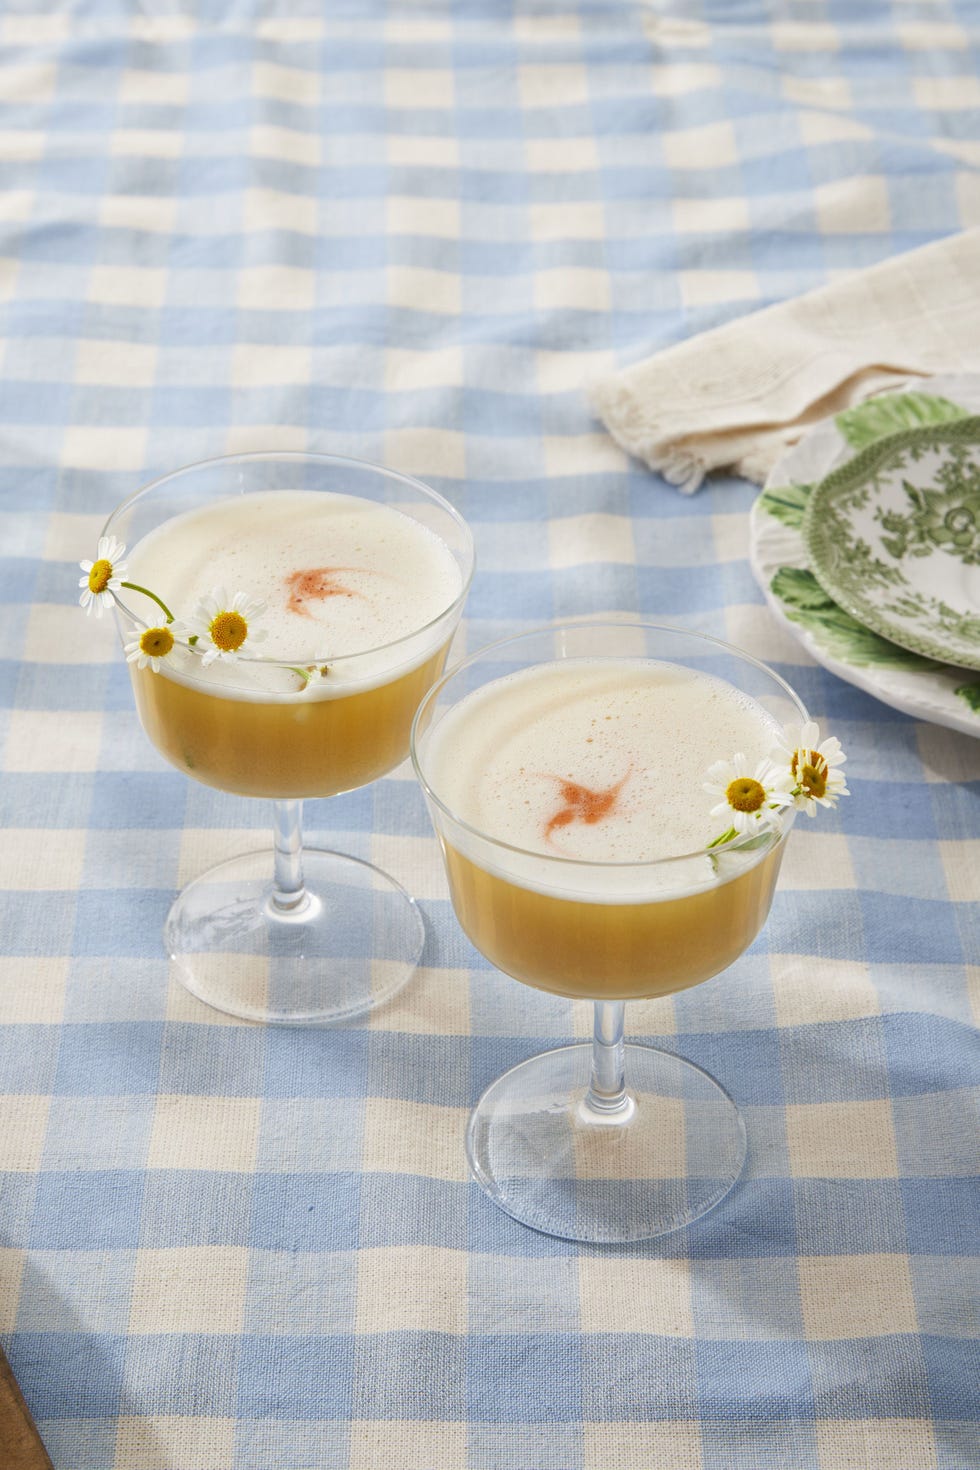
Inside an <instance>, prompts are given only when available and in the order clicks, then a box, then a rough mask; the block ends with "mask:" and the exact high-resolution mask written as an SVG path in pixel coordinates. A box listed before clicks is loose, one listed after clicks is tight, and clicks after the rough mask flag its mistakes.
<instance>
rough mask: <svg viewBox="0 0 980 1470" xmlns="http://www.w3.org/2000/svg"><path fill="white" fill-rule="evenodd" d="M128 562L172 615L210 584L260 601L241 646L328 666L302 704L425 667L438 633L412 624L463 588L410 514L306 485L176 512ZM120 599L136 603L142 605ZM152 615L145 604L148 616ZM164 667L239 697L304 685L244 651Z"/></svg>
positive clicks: (434, 616) (448, 558) (443, 549)
mask: <svg viewBox="0 0 980 1470" xmlns="http://www.w3.org/2000/svg"><path fill="white" fill-rule="evenodd" d="M127 561H128V570H127V575H126V579H127V581H132V582H136V583H139V584H140V585H142V586H145V587H149V588H150V589H151V590H152V591H154V592H156V593H157V594H158V595H159V596H160V597H162V598H163V600H164V602H165V603H166V604H167V605H168V607H170V609H171V610H172V611H173V612H174V613H175V615H176V616H177V618H178V619H181V618H186V617H187V616H189V615H190V614H192V613H193V611H194V609H195V607H196V606H197V603H198V601H199V600H200V599H201V598H203V597H206V596H208V595H209V594H210V593H211V591H212V589H213V588H215V587H219V586H220V587H223V588H224V589H225V591H226V592H227V593H228V595H229V597H232V596H234V594H235V593H236V592H239V591H243V592H246V593H247V594H248V595H249V596H250V597H253V598H256V599H258V600H260V601H262V602H264V603H265V604H266V610H265V612H264V613H263V614H262V616H261V618H260V619H257V620H256V624H255V626H256V627H257V628H261V629H264V630H265V631H266V637H265V638H264V639H263V640H262V641H261V642H259V643H256V644H255V645H254V649H246V650H245V651H244V652H251V653H253V654H254V656H255V657H257V658H260V659H262V660H276V659H279V660H282V661H283V662H285V663H289V664H295V665H297V666H298V667H302V666H303V665H306V664H323V663H328V664H330V665H331V674H330V676H329V677H328V678H327V679H325V680H323V681H322V682H317V683H316V684H314V685H311V686H310V688H309V689H308V690H307V691H306V692H305V694H303V696H302V697H304V698H307V699H309V698H326V699H329V698H332V697H335V696H336V695H338V694H342V693H350V692H351V691H352V689H353V688H355V687H356V688H368V687H371V686H372V685H373V684H378V683H380V682H382V681H383V680H384V679H386V678H390V677H393V676H394V675H395V674H396V673H399V672H402V671H403V670H407V669H410V668H412V667H414V666H415V665H417V664H419V663H421V662H423V661H424V660H425V659H426V658H428V657H429V656H430V655H431V654H432V653H434V652H435V650H436V649H437V648H438V647H439V646H440V644H441V643H442V642H443V641H444V640H445V638H446V636H447V632H446V629H445V628H444V627H442V626H440V627H437V628H435V629H433V630H430V631H428V632H424V631H420V630H426V629H428V627H429V625H430V624H432V623H433V622H435V621H436V620H438V619H439V617H440V615H441V614H443V613H445V612H446V611H447V610H448V609H449V608H450V607H451V606H452V605H453V603H454V602H455V601H456V599H457V597H458V596H459V593H460V590H461V586H462V577H461V573H460V569H459V566H458V565H457V562H456V560H455V558H454V557H453V555H452V552H451V551H450V550H449V548H448V546H446V544H445V543H444V542H443V541H442V540H440V538H439V537H438V536H437V535H435V533H434V532H432V531H430V530H429V529H428V528H427V527H426V526H423V525H421V524H419V522H417V521H415V520H413V519H412V517H411V516H408V515H405V514H404V513H403V512H401V511H399V510H396V509H394V508H393V507H391V506H388V505H383V504H379V503H378V502H375V501H371V500H365V499H363V498H361V497H359V496H354V495H344V494H336V493H333V492H321V491H312V490H277V491H273V492H259V493H252V494H247V495H241V496H235V497H232V498H229V499H227V500H221V501H216V502H214V503H212V504H209V505H206V506H202V507H201V508H200V509H197V510H194V511H190V512H187V513H186V514H184V515H180V516H175V517H174V518H173V519H172V520H170V521H167V522H165V523H164V524H163V525H162V526H159V527H157V528H156V529H155V530H154V531H152V532H150V534H149V535H147V536H145V537H144V538H143V539H142V540H141V541H139V542H137V544H136V545H135V546H133V547H132V548H130V550H129V553H128V556H127ZM127 599H128V600H130V601H131V603H132V605H133V606H134V607H135V606H136V604H137V602H138V601H139V599H138V597H134V596H133V594H127ZM155 614H156V609H155V608H154V607H153V606H152V604H149V605H147V607H146V609H145V615H146V616H148V617H150V618H153V617H154V616H155ZM413 634H416V635H418V636H417V637H414V638H413V637H411V635H413ZM406 639H407V640H408V641H407V642H405V641H404V640H406ZM351 655H359V657H357V658H355V659H352V658H351ZM345 660H350V662H345ZM164 667H165V668H166V671H167V672H168V673H169V674H170V675H171V677H174V678H177V679H179V680H180V681H181V682H185V683H187V682H191V683H194V684H199V683H204V684H207V685H208V686H209V687H210V686H212V685H213V686H217V689H218V690H219V691H220V692H222V693H226V694H228V695H229V696H233V697H237V698H243V697H246V694H247V689H248V687H252V688H253V690H254V692H255V697H256V698H262V699H266V698H269V697H270V696H271V697H273V698H276V697H283V698H292V697H296V695H297V693H298V691H299V690H300V689H301V686H300V685H299V684H298V683H297V680H296V678H295V677H294V676H292V675H288V674H283V673H282V671H281V670H277V669H263V668H261V667H260V666H259V667H257V666H256V665H255V664H254V663H251V662H249V661H248V660H246V658H244V657H243V658H241V659H239V660H237V661H236V662H234V663H231V662H225V661H223V660H219V661H218V662H216V663H214V664H212V665H210V667H209V668H208V669H206V670H202V668H201V665H200V659H199V658H198V657H196V656H195V655H193V654H181V653H180V652H178V653H177V655H176V656H175V657H171V658H170V659H168V661H167V663H166V665H164ZM243 686H245V687H244V688H243Z"/></svg>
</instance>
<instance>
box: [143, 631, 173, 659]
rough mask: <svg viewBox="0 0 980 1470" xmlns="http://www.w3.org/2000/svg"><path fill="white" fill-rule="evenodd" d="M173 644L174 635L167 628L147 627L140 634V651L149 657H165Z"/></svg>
mask: <svg viewBox="0 0 980 1470" xmlns="http://www.w3.org/2000/svg"><path fill="white" fill-rule="evenodd" d="M173 646H174V635H173V634H172V633H171V631H170V629H169V628H147V629H146V631H145V632H144V633H143V634H141V636H140V652H141V653H145V654H147V655H148V656H149V657H150V658H166V656H167V654H168V653H169V652H170V650H171V649H172V648H173Z"/></svg>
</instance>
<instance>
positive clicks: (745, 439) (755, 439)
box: [591, 229, 980, 493]
mask: <svg viewBox="0 0 980 1470" xmlns="http://www.w3.org/2000/svg"><path fill="white" fill-rule="evenodd" d="M956 371H962V372H971V371H980V229H971V230H967V231H965V232H964V233H963V234H959V235H951V236H949V237H948V238H946V239H944V240H939V241H937V242H936V243H935V244H932V245H925V246H923V247H922V248H921V249H919V250H912V251H910V252H909V253H908V254H906V255H899V256H895V257H893V258H892V259H891V260H886V261H884V262H883V263H882V264H881V265H876V266H872V267H871V268H870V269H867V270H861V271H855V272H854V274H853V275H850V276H847V277H845V278H844V279H843V280H839V281H834V282H833V283H832V284H831V285H829V286H822V287H821V288H820V289H819V290H817V291H811V292H809V293H808V294H807V295H805V296H800V297H798V298H797V299H796V300H794V301H786V302H780V303H779V304H778V305H777V306H771V307H768V308H767V309H766V310H765V311H760V312H756V313H754V314H753V315H751V316H747V317H742V318H740V319H739V320H737V321H733V322H727V323H726V324H725V325H724V326H722V327H717V328H715V329H714V330H713V331H710V332H705V333H704V334H703V335H702V336H699V337H693V338H691V339H690V340H689V341H687V342H681V343H679V344H678V345H677V346H675V347H669V348H667V349H666V350H665V351H663V352H659V353H657V354H656V355H655V356H654V357H650V358H647V359H646V360H645V361H643V362H639V363H636V364H635V365H634V366H633V367H630V368H627V369H625V371H623V372H620V373H616V374H614V375H613V376H612V377H609V378H607V379H605V380H604V381H602V382H600V383H598V384H597V385H596V386H595V387H594V388H593V390H592V395H591V397H592V403H593V406H594V408H595V409H596V412H597V413H598V415H599V417H600V418H601V419H602V420H603V421H604V423H605V424H606V427H607V428H608V429H609V431H610V432H611V433H612V435H613V436H614V438H615V439H617V440H618V442H619V443H620V444H621V445H622V446H623V448H624V449H626V450H628V451H629V453H630V454H632V455H635V456H636V458H637V459H642V460H645V461H646V463H647V464H648V465H649V466H650V468H651V469H653V470H657V471H658V472H659V473H660V474H661V475H663V476H664V478H665V479H667V480H669V481H670V482H671V483H672V484H674V485H677V486H678V487H679V488H680V489H681V490H683V491H685V492H687V493H690V492H691V491H692V490H696V489H697V488H698V486H699V485H700V484H701V481H702V480H703V478H704V476H705V475H706V474H707V472H708V471H709V470H712V469H717V468H719V467H720V466H722V465H730V466H732V467H733V468H734V470H735V473H736V474H739V475H744V476H745V478H746V479H749V480H755V481H756V482H757V483H759V484H761V483H762V482H763V481H764V480H765V478H766V475H767V473H768V472H769V470H770V469H771V468H772V466H773V465H774V464H775V462H776V460H777V459H778V457H779V456H780V454H782V452H783V451H784V450H785V449H786V448H787V447H788V446H789V445H791V444H795V443H796V441H797V440H798V439H799V438H800V437H801V435H802V433H803V431H804V430H805V429H806V428H807V426H808V425H809V424H812V423H815V422H816V421H817V420H818V419H822V418H826V417H828V416H829V415H831V414H835V413H838V412H840V410H841V409H844V408H849V407H851V406H852V405H853V404H855V403H858V402H860V401H861V400H862V399H864V398H868V397H869V396H871V395H872V394H874V393H879V392H881V391H883V390H884V389H886V388H889V387H897V386H898V385H899V384H900V383H901V382H904V381H906V380H907V379H909V378H910V377H928V376H929V375H930V374H933V373H940V372H956Z"/></svg>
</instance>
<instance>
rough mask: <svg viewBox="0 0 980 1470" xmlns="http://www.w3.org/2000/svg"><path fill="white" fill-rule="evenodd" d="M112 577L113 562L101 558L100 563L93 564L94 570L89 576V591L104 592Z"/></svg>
mask: <svg viewBox="0 0 980 1470" xmlns="http://www.w3.org/2000/svg"><path fill="white" fill-rule="evenodd" d="M111 576H112V562H111V561H106V559H105V557H104V556H100V557H99V560H98V561H94V562H93V563H92V570H91V571H90V572H89V574H88V590H89V591H90V592H104V591H105V589H106V588H107V587H108V585H109V578H110V577H111Z"/></svg>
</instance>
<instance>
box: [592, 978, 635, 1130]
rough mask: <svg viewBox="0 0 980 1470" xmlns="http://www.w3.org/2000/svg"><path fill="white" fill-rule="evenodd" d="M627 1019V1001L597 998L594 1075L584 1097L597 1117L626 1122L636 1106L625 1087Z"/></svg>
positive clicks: (593, 1055) (594, 1033)
mask: <svg viewBox="0 0 980 1470" xmlns="http://www.w3.org/2000/svg"><path fill="white" fill-rule="evenodd" d="M625 1019H626V1002H625V1001H622V1000H597V1001H596V1003H595V1022H594V1026H593V1032H592V1076H591V1078H590V1080H589V1090H588V1092H587V1093H586V1094H585V1099H584V1106H585V1110H586V1112H588V1113H589V1114H591V1115H592V1117H593V1118H594V1119H595V1120H596V1121H608V1122H610V1123H612V1122H620V1121H623V1122H625V1121H626V1118H627V1117H629V1116H630V1114H632V1112H633V1109H634V1103H633V1099H632V1098H631V1097H630V1095H629V1093H628V1092H627V1091H626V1075H625V1059H624V1056H623V1028H624V1026H625Z"/></svg>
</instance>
